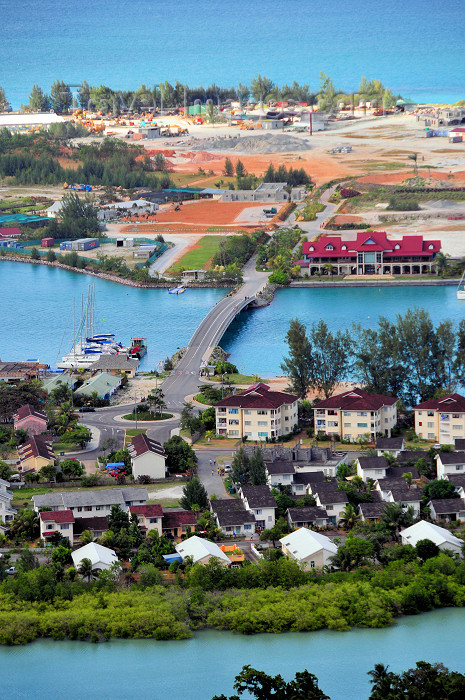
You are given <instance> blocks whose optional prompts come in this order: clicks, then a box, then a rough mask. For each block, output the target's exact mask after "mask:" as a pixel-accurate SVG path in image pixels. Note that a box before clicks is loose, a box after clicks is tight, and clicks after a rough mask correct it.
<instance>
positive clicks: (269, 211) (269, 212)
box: [263, 207, 278, 218]
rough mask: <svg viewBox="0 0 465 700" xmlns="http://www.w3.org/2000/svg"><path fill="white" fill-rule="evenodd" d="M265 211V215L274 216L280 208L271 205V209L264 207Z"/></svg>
mask: <svg viewBox="0 0 465 700" xmlns="http://www.w3.org/2000/svg"><path fill="white" fill-rule="evenodd" d="M263 213H264V214H265V216H267V217H269V218H272V217H273V216H275V214H277V213H278V210H277V209H276V207H271V209H264V210H263Z"/></svg>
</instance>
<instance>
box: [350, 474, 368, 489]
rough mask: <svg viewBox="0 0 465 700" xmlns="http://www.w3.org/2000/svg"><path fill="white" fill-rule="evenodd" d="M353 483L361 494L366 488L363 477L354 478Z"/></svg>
mask: <svg viewBox="0 0 465 700" xmlns="http://www.w3.org/2000/svg"><path fill="white" fill-rule="evenodd" d="M351 483H352V484H353V485H354V486H356V487H357V491H359V492H360V491H361V490H362V489H364V488H365V483H364V481H363V479H362V477H361V476H358V475H356V476H353V477H352V479H351Z"/></svg>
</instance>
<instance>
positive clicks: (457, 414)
mask: <svg viewBox="0 0 465 700" xmlns="http://www.w3.org/2000/svg"><path fill="white" fill-rule="evenodd" d="M452 418H460V413H453V414H452Z"/></svg>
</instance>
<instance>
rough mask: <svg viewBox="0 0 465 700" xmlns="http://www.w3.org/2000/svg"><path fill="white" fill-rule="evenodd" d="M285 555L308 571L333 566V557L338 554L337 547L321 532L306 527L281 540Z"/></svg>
mask: <svg viewBox="0 0 465 700" xmlns="http://www.w3.org/2000/svg"><path fill="white" fill-rule="evenodd" d="M279 541H280V542H281V548H282V551H283V554H285V555H286V556H288V557H290V558H291V559H296V560H297V561H298V562H300V563H302V564H303V565H304V566H305V568H307V569H321V568H322V567H323V566H325V565H326V564H328V565H330V564H331V557H333V556H334V555H335V554H336V553H337V547H336V545H335V544H334V543H333V542H332V541H331V540H330V539H329V537H326V536H325V535H320V533H319V532H313V530H308V529H307V528H305V527H301V528H300V529H299V530H296V531H295V532H292V533H291V534H290V535H285V536H284V537H282V538H281V539H280V540H279Z"/></svg>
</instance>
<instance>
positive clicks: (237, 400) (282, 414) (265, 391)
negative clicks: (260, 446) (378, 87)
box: [215, 382, 298, 440]
mask: <svg viewBox="0 0 465 700" xmlns="http://www.w3.org/2000/svg"><path fill="white" fill-rule="evenodd" d="M297 398H298V397H297V396H294V394H287V393H285V392H283V391H271V390H270V387H269V386H268V385H267V384H263V383H262V382H259V383H258V384H254V385H253V386H249V388H248V389H246V390H245V391H241V392H240V393H239V394H233V395H232V396H227V397H226V398H224V399H222V400H221V401H218V403H217V404H216V406H215V413H216V434H217V435H224V436H225V437H228V438H234V439H236V440H237V439H238V438H242V437H247V438H248V439H249V440H266V439H267V438H277V437H280V436H281V435H286V434H287V433H291V432H292V431H293V429H294V427H295V426H296V425H297Z"/></svg>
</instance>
